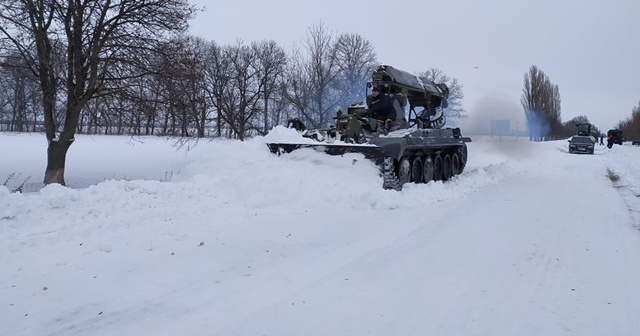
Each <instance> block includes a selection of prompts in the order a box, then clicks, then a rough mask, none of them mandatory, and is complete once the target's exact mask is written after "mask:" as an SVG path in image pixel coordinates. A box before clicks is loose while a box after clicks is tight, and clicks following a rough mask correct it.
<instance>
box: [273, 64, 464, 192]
mask: <svg viewBox="0 0 640 336" xmlns="http://www.w3.org/2000/svg"><path fill="white" fill-rule="evenodd" d="M371 77H372V81H370V82H368V83H367V84H366V93H365V96H366V97H367V104H366V105H365V104H364V103H361V104H354V105H352V106H350V107H349V108H348V110H347V113H343V112H342V111H338V112H337V114H336V116H335V117H334V118H333V120H334V123H333V124H332V125H331V126H330V127H327V128H323V129H307V128H306V126H305V125H304V123H303V122H301V121H300V120H298V119H291V120H289V121H288V123H287V126H288V127H290V128H295V129H296V130H298V131H299V132H300V133H301V135H302V136H303V137H305V138H309V139H313V140H315V141H314V143H307V142H301V143H268V144H267V146H268V147H269V149H270V150H271V152H273V153H276V154H278V155H280V154H283V153H290V152H292V151H294V150H297V149H300V148H313V149H315V150H318V151H322V152H324V153H327V154H330V155H344V154H346V153H361V154H363V155H364V156H365V157H366V158H367V159H369V160H371V161H373V162H375V163H376V164H377V165H378V166H379V167H380V170H381V175H382V177H383V187H384V188H385V189H394V190H400V189H402V185H403V184H405V183H409V182H413V183H428V182H430V181H440V180H442V181H446V180H449V179H450V178H451V177H453V176H455V175H458V174H461V173H462V172H463V170H464V168H465V166H466V163H467V157H468V153H467V145H466V143H467V142H471V139H470V138H469V137H463V136H462V135H461V132H460V128H444V125H445V123H446V117H445V114H444V109H445V108H447V106H448V103H447V99H448V97H449V88H448V87H447V85H446V84H445V83H437V84H436V83H434V82H429V81H423V80H421V79H420V78H419V77H417V76H414V75H412V74H410V73H408V72H405V71H402V70H399V69H396V68H394V67H391V66H389V65H380V66H379V67H377V68H376V69H375V70H374V71H373V73H372V76H371ZM374 87H376V88H379V89H380V91H381V94H386V95H388V96H389V97H390V98H391V100H392V105H393V108H394V110H395V115H396V120H392V121H391V122H388V121H387V122H384V121H381V120H377V119H376V118H375V117H374V116H373V114H372V113H371V110H370V103H371V95H370V92H371V91H372V89H373V88H374ZM407 112H408V113H407ZM407 115H408V117H407Z"/></svg>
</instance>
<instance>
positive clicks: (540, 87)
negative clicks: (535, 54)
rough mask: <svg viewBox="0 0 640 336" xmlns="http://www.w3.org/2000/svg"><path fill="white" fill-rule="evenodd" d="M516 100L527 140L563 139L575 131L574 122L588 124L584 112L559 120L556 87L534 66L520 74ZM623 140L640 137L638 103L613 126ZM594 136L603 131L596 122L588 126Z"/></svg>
mask: <svg viewBox="0 0 640 336" xmlns="http://www.w3.org/2000/svg"><path fill="white" fill-rule="evenodd" d="M520 103H521V105H522V107H523V109H524V114H525V118H526V122H527V128H528V130H529V139H530V140H531V141H546V140H557V139H565V138H567V137H570V136H572V135H575V134H576V132H577V126H576V125H577V124H582V123H587V124H591V122H590V121H589V118H588V117H587V116H586V115H580V116H577V117H575V118H572V119H571V120H568V121H565V122H563V121H562V116H561V114H562V113H561V98H560V90H559V88H558V85H557V84H553V82H552V81H551V80H550V78H549V76H548V75H547V74H545V73H544V71H542V70H541V69H540V68H538V67H537V66H536V65H532V66H531V67H530V68H529V70H528V71H527V72H526V73H525V75H524V81H523V88H522V95H521V97H520ZM616 128H617V129H620V130H622V131H623V133H624V134H625V135H626V137H627V139H636V138H637V139H639V140H640V102H639V103H638V106H635V107H633V108H632V111H631V116H630V117H629V118H627V119H625V120H621V121H619V122H618V124H617V125H616ZM591 131H592V133H593V135H594V136H601V135H603V134H606V131H603V130H600V129H599V128H598V127H597V126H596V125H592V129H591Z"/></svg>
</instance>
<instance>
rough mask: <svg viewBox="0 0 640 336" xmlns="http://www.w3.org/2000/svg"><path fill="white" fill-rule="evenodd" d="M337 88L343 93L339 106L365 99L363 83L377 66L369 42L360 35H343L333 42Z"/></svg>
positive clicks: (369, 77)
mask: <svg viewBox="0 0 640 336" xmlns="http://www.w3.org/2000/svg"><path fill="white" fill-rule="evenodd" d="M334 48H335V58H336V67H337V69H338V77H337V79H338V81H337V88H338V90H339V91H341V92H343V97H342V99H341V106H342V107H347V106H349V105H351V104H353V103H359V102H362V101H364V99H365V89H364V87H365V83H366V82H367V81H368V80H370V79H371V73H372V72H373V70H374V69H375V67H376V65H377V57H376V53H375V50H374V48H373V44H372V43H371V41H369V40H367V39H365V38H364V37H362V36H361V35H358V34H351V33H343V34H341V35H340V36H338V39H337V40H336V42H335V46H334Z"/></svg>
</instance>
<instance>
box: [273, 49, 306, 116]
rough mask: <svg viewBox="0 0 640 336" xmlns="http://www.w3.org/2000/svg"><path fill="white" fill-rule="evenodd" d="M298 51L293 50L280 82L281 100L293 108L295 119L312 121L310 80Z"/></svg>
mask: <svg viewBox="0 0 640 336" xmlns="http://www.w3.org/2000/svg"><path fill="white" fill-rule="evenodd" d="M307 70H308V68H307V67H306V64H305V61H304V59H303V57H302V54H301V52H300V50H298V49H294V50H293V52H292V54H291V56H290V57H289V62H288V63H287V67H286V69H285V75H284V77H283V80H282V81H281V82H280V92H281V94H282V97H283V98H284V99H283V100H284V101H286V102H287V103H288V105H290V106H292V107H293V110H294V111H295V112H294V113H293V114H294V116H295V117H297V118H300V119H303V120H304V121H306V122H312V121H313V114H312V111H311V90H312V88H311V79H310V76H309V73H308V71H307Z"/></svg>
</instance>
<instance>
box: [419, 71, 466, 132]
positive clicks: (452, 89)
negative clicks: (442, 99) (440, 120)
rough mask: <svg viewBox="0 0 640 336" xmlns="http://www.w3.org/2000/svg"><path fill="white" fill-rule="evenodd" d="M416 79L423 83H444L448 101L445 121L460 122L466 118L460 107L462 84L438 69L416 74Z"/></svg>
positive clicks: (462, 97)
mask: <svg viewBox="0 0 640 336" xmlns="http://www.w3.org/2000/svg"><path fill="white" fill-rule="evenodd" d="M418 77H419V78H420V79H422V80H424V81H432V82H435V83H444V84H446V85H447V87H448V88H449V99H447V102H448V104H449V105H448V107H447V119H448V120H458V121H460V120H462V119H464V118H466V117H467V111H466V110H465V109H464V107H463V106H462V100H463V99H464V92H463V88H462V84H461V83H460V81H458V79H457V78H455V77H450V76H449V75H447V74H445V73H444V71H442V70H440V69H438V68H430V69H428V70H427V71H424V72H421V73H419V74H418Z"/></svg>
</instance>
